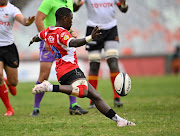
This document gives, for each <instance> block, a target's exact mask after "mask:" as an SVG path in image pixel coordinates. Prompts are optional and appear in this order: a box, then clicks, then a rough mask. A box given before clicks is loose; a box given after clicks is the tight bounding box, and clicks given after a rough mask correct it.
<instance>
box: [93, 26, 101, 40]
mask: <svg viewBox="0 0 180 136" xmlns="http://www.w3.org/2000/svg"><path fill="white" fill-rule="evenodd" d="M99 30H100V29H99V26H96V27H95V28H94V29H93V31H92V33H91V36H92V39H95V38H96V37H97V36H98V35H100V34H101V32H99Z"/></svg>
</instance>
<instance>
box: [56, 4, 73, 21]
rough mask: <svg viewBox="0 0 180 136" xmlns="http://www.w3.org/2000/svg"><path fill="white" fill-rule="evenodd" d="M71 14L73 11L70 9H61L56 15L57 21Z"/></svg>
mask: <svg viewBox="0 0 180 136" xmlns="http://www.w3.org/2000/svg"><path fill="white" fill-rule="evenodd" d="M70 13H71V10H70V9H69V8H65V7H62V8H59V9H58V10H57V11H56V13H55V16H56V21H57V20H61V19H62V17H64V16H69V15H70Z"/></svg>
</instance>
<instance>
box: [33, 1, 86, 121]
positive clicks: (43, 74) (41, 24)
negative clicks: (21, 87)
mask: <svg viewBox="0 0 180 136" xmlns="http://www.w3.org/2000/svg"><path fill="white" fill-rule="evenodd" d="M60 7H68V8H69V9H71V11H73V1H72V0H43V1H42V3H41V5H40V7H39V9H38V12H37V15H36V19H35V23H36V26H37V29H38V31H39V32H40V31H42V30H45V29H46V28H47V27H49V26H55V24H56V19H55V12H56V10H57V9H58V8H60ZM53 61H54V56H53V54H52V53H51V51H50V50H49V47H48V45H47V43H46V42H44V41H41V43H40V73H39V77H38V80H37V82H36V84H40V83H41V82H43V81H44V80H48V78H49V74H50V71H51V66H52V64H53ZM43 96H44V93H41V94H36V95H35V96H34V109H33V112H32V113H31V114H30V116H32V117H37V116H38V115H39V113H40V103H41V100H42V98H43ZM69 100H70V107H69V113H70V114H71V115H74V114H78V115H81V114H86V113H88V110H84V109H82V108H81V107H80V106H79V105H78V104H77V100H76V97H73V96H69Z"/></svg>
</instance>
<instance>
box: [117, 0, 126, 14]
mask: <svg viewBox="0 0 180 136" xmlns="http://www.w3.org/2000/svg"><path fill="white" fill-rule="evenodd" d="M119 2H120V3H121V5H120V6H118V8H119V9H120V11H121V12H123V13H126V12H127V11H128V5H127V3H126V0H119Z"/></svg>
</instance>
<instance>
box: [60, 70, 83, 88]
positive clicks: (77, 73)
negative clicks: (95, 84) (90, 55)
mask: <svg viewBox="0 0 180 136" xmlns="http://www.w3.org/2000/svg"><path fill="white" fill-rule="evenodd" d="M78 78H86V77H85V75H84V73H83V72H82V71H81V69H79V68H76V69H74V70H72V71H70V72H68V73H66V74H65V75H63V76H62V77H61V78H60V79H59V83H60V84H61V85H70V84H71V83H72V82H73V81H74V80H76V79H78Z"/></svg>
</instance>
